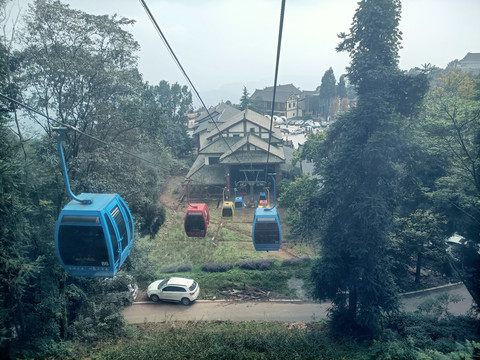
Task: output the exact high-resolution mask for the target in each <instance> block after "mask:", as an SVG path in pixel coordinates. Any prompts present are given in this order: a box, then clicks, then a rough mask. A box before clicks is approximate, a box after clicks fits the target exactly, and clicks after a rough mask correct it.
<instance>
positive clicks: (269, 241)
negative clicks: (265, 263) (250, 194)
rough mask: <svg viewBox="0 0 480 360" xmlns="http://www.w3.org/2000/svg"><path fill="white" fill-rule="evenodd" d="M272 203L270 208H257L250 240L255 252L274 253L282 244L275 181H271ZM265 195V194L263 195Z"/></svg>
mask: <svg viewBox="0 0 480 360" xmlns="http://www.w3.org/2000/svg"><path fill="white" fill-rule="evenodd" d="M273 186H274V187H273V189H274V195H273V196H274V201H275V204H274V206H272V207H271V208H264V207H258V208H257V209H255V217H254V218H253V227H252V240H253V246H254V247H255V250H257V251H276V250H279V249H280V245H281V244H282V228H281V225H280V216H279V214H278V210H277V208H276V193H275V179H273ZM265 195H266V194H265Z"/></svg>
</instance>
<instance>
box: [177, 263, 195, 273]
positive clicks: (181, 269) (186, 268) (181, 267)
mask: <svg viewBox="0 0 480 360" xmlns="http://www.w3.org/2000/svg"><path fill="white" fill-rule="evenodd" d="M190 271H192V265H190V264H182V265H178V268H177V272H190Z"/></svg>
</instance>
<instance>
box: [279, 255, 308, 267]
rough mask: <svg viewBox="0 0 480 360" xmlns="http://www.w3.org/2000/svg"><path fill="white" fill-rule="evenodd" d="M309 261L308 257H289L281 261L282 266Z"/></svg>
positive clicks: (296, 264) (299, 264)
mask: <svg viewBox="0 0 480 360" xmlns="http://www.w3.org/2000/svg"><path fill="white" fill-rule="evenodd" d="M309 261H310V258H309V257H302V258H290V259H285V260H283V261H282V266H301V265H303V264H306V263H308V262H309Z"/></svg>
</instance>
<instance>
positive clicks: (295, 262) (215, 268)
mask: <svg viewBox="0 0 480 360" xmlns="http://www.w3.org/2000/svg"><path fill="white" fill-rule="evenodd" d="M309 261H310V258H308V257H303V258H290V259H285V260H283V261H282V266H301V265H303V264H305V263H307V262H309ZM274 264H275V260H273V259H261V260H242V261H239V262H237V263H236V264H235V265H233V264H227V263H209V264H204V265H202V267H201V269H202V271H205V272H226V271H229V270H231V269H233V267H234V266H238V267H239V268H240V269H245V270H269V269H271V268H272V267H273V265H274ZM160 271H161V272H162V273H165V274H171V273H178V272H189V271H192V265H190V264H182V265H178V266H169V267H166V268H163V269H161V270H160Z"/></svg>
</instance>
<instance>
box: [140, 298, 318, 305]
mask: <svg viewBox="0 0 480 360" xmlns="http://www.w3.org/2000/svg"><path fill="white" fill-rule="evenodd" d="M195 302H196V303H245V302H252V303H257V302H258V303H294V304H295V303H297V304H321V303H322V302H316V301H303V300H299V299H273V300H262V301H259V300H226V299H219V300H195ZM159 303H160V304H162V303H166V302H159ZM159 303H156V302H153V301H135V302H133V303H132V305H147V304H159Z"/></svg>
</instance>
